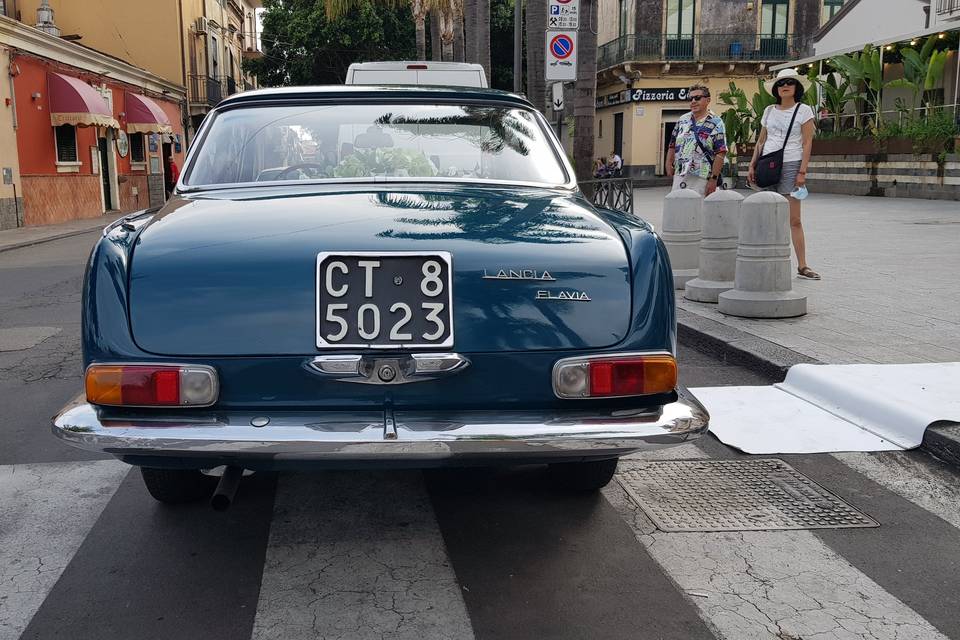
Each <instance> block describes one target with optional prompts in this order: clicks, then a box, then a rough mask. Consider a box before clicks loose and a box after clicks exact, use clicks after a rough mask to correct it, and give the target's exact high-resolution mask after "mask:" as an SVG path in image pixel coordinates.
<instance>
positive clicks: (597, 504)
mask: <svg viewBox="0 0 960 640" xmlns="http://www.w3.org/2000/svg"><path fill="white" fill-rule="evenodd" d="M94 239H95V234H88V235H82V236H76V237H73V238H68V239H63V240H59V241H54V242H50V243H46V244H42V245H37V246H34V247H29V248H25V249H22V250H15V251H9V252H5V253H0V406H2V408H3V411H2V414H0V640H7V639H11V640H12V639H14V638H20V637H23V638H38V639H43V640H47V639H52V638H71V639H75V638H80V639H83V638H91V639H93V638H96V639H98V640H109V639H113V638H124V639H126V638H130V637H137V638H139V639H150V638H172V637H182V638H204V639H205V640H219V639H225V640H226V639H229V640H234V639H245V638H258V639H261V638H284V639H291V638H292V639H297V638H350V639H353V638H359V639H365V638H416V639H417V640H431V639H433V638H480V639H494V638H496V639H500V638H564V639H566V638H664V639H678V640H679V639H683V640H687V639H696V638H705V639H706V638H729V639H731V640H741V639H747V638H778V639H780V640H791V639H793V640H800V639H803V640H812V639H817V640H821V639H837V640H840V639H847V638H872V639H878V638H898V639H901V640H902V639H904V638H916V639H918V640H920V639H922V640H931V639H936V638H942V637H952V638H960V608H958V607H957V606H956V594H957V593H958V592H960V554H958V550H960V508H958V507H960V476H958V475H957V473H956V472H955V471H954V470H953V469H952V468H950V467H946V466H944V465H942V464H940V463H938V462H937V461H936V460H934V459H932V458H929V457H927V456H926V455H925V454H922V453H919V452H908V453H884V454H835V455H808V456H780V458H781V459H783V460H785V461H787V462H788V463H789V464H790V465H792V466H793V467H794V468H795V469H797V470H798V471H800V472H801V473H803V474H806V475H807V476H808V477H810V478H811V479H813V480H814V481H816V482H817V483H819V484H820V485H822V486H823V487H825V488H826V489H828V490H830V491H832V492H834V493H836V494H837V495H839V496H840V497H842V498H843V499H845V500H846V501H847V502H849V503H850V504H851V505H853V506H854V507H856V508H858V509H860V510H862V511H863V512H865V513H867V514H869V515H870V516H872V517H873V518H875V519H876V520H877V521H879V522H880V526H879V527H876V528H862V529H820V530H793V531H728V532H719V533H702V532H701V533H666V532H664V531H661V530H658V529H657V527H656V526H654V524H653V522H652V521H651V520H650V519H649V518H648V517H647V515H646V514H645V513H644V512H643V511H642V510H640V509H639V508H638V507H637V505H636V503H635V502H634V501H633V500H632V499H631V498H630V497H629V496H628V495H627V493H626V492H625V491H624V489H623V488H622V486H621V485H620V484H619V483H611V485H610V486H609V487H608V488H607V489H605V490H604V491H603V492H602V493H601V494H599V495H588V496H584V495H569V494H562V493H558V492H556V491H552V490H551V489H550V487H548V486H546V482H545V476H544V474H543V473H542V470H541V469H539V468H536V467H524V468H515V469H505V470H499V471H491V470H477V469H474V470H444V471H431V472H427V473H420V472H409V471H405V472H381V473H372V472H371V473H347V472H336V473H333V472H331V473H316V474H293V473H288V474H279V475H266V474H260V475H257V476H254V477H252V478H248V479H246V480H244V484H243V485H242V487H241V491H240V494H239V496H238V500H237V502H236V503H235V505H234V506H233V507H232V508H231V509H230V510H229V511H227V512H226V513H215V512H213V511H212V510H210V509H209V508H208V507H206V506H205V505H193V506H189V507H185V508H168V507H164V506H162V505H159V504H157V503H155V502H153V501H152V500H151V499H150V497H149V496H148V495H147V493H146V490H145V489H144V488H143V485H142V483H141V481H140V478H139V474H138V473H137V472H136V471H133V472H131V471H130V469H129V467H126V466H125V465H123V464H121V463H118V462H115V461H112V460H109V459H105V458H101V457H97V456H95V455H89V454H86V453H84V452H81V451H79V450H75V449H72V448H69V447H67V446H65V445H62V444H60V442H59V441H57V440H56V439H55V438H54V437H53V436H52V435H50V432H49V427H48V423H49V418H50V416H51V415H53V414H54V413H55V412H56V411H57V410H58V409H59V408H60V407H61V406H62V405H63V404H64V403H65V402H66V401H67V400H68V399H70V398H71V397H72V396H73V395H75V394H76V393H77V392H78V391H79V389H80V386H81V378H80V369H79V335H78V330H79V304H78V303H79V291H80V284H81V274H82V269H83V264H84V261H85V259H86V257H87V253H88V251H89V248H90V246H91V243H92V242H93V240H94ZM680 362H681V377H682V382H683V383H684V384H686V385H688V386H711V385H733V384H737V385H741V384H767V383H768V382H769V381H767V380H765V379H763V378H761V377H758V376H757V375H755V374H753V373H752V372H750V371H747V370H744V369H742V368H740V367H736V366H729V365H726V364H724V363H723V362H720V361H719V360H717V359H716V358H714V357H712V356H710V355H707V354H702V353H699V352H696V351H693V350H690V349H686V348H684V347H683V346H681V351H680ZM746 458H747V456H742V455H740V454H738V453H737V452H735V451H733V450H731V449H729V448H727V447H725V446H724V445H722V444H720V443H719V442H718V441H716V440H715V439H713V438H712V437H708V438H704V439H701V440H699V441H698V442H697V443H696V444H688V445H684V446H681V447H677V448H674V449H670V450H666V451H662V452H657V453H655V454H648V455H642V456H633V457H631V458H630V459H625V460H623V461H621V471H622V472H624V473H625V472H629V471H630V470H631V469H635V468H638V466H639V465H643V464H644V463H645V461H648V460H663V459H678V460H679V459H712V460H738V459H746ZM621 477H622V474H621Z"/></svg>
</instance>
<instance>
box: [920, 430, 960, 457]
mask: <svg viewBox="0 0 960 640" xmlns="http://www.w3.org/2000/svg"><path fill="white" fill-rule="evenodd" d="M920 448H921V449H923V450H924V451H926V452H927V453H929V454H930V455H932V456H934V457H936V458H939V459H940V460H943V461H944V462H946V463H947V464H951V465H953V466H955V467H958V468H960V424H957V423H956V422H934V423H933V424H932V425H930V426H929V427H927V430H926V431H924V433H923V443H922V444H921V445H920Z"/></svg>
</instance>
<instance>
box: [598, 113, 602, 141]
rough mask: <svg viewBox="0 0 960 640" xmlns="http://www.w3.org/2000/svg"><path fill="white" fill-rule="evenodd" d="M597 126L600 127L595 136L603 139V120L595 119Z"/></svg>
mask: <svg viewBox="0 0 960 640" xmlns="http://www.w3.org/2000/svg"><path fill="white" fill-rule="evenodd" d="M597 126H598V127H600V132H599V133H598V134H597V137H598V138H602V137H603V118H597Z"/></svg>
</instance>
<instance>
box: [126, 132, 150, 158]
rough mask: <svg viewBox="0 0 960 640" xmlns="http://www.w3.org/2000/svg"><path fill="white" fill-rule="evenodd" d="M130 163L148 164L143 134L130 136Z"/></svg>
mask: <svg viewBox="0 0 960 640" xmlns="http://www.w3.org/2000/svg"><path fill="white" fill-rule="evenodd" d="M130 161H131V162H146V159H145V158H144V154H143V134H142V133H131V134H130Z"/></svg>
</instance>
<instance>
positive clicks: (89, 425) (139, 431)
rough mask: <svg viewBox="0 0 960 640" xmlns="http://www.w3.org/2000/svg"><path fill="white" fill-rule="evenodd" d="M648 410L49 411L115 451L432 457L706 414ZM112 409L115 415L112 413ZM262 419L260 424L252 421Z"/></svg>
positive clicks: (699, 428) (611, 446)
mask: <svg viewBox="0 0 960 640" xmlns="http://www.w3.org/2000/svg"><path fill="white" fill-rule="evenodd" d="M677 392H678V395H679V398H678V400H677V401H676V402H673V403H670V404H667V405H664V406H663V407H660V408H659V409H657V410H653V411H651V410H636V411H617V412H613V413H606V414H598V413H597V412H593V413H592V414H591V413H586V412H581V411H578V412H556V413H544V412H498V411H462V412H444V413H427V412H420V411H397V412H396V413H395V414H392V415H385V414H384V413H383V412H381V411H368V412H342V411H325V412H314V413H305V412H300V413H291V412H274V413H270V412H266V413H251V412H217V411H215V410H211V411H208V412H207V413H205V414H198V413H196V412H191V413H190V414H184V413H182V414H178V413H175V412H170V413H168V414H165V415H163V416H157V415H155V414H153V415H151V414H144V415H141V416H138V417H136V418H132V417H129V416H125V417H123V418H117V417H112V418H111V417H110V414H108V413H107V412H105V411H104V410H103V409H101V408H98V407H95V406H93V405H90V404H87V403H85V402H83V401H82V400H79V401H76V402H73V403H71V404H69V405H67V406H66V407H64V409H63V411H62V412H61V413H60V414H59V415H58V416H57V417H56V418H54V421H53V432H54V434H55V435H57V436H58V437H59V438H62V439H63V440H65V441H66V442H67V443H69V444H71V445H74V446H76V447H80V448H82V449H89V450H92V451H100V452H104V453H110V454H113V455H115V456H118V457H138V458H141V457H190V458H205V459H207V458H209V459H213V458H218V459H219V458H222V459H231V460H241V461H242V460H254V459H269V460H277V461H304V462H307V461H331V462H332V461H357V462H364V461H366V462H375V461H418V460H420V461H437V460H445V459H451V460H453V459H470V458H472V459H487V460H490V461H493V462H495V461H496V460H497V459H509V458H523V459H545V460H547V459H551V458H558V457H604V456H607V457H613V456H621V455H626V454H628V453H631V452H633V451H637V450H641V449H654V448H659V447H666V446H671V445H677V444H681V443H684V442H688V441H690V440H692V439H695V438H697V437H699V436H701V435H703V434H704V433H706V431H707V424H708V421H709V416H708V414H707V411H706V410H705V409H704V408H703V406H702V405H701V404H700V403H699V402H698V401H697V399H696V398H695V397H693V395H692V394H690V393H689V392H688V391H686V390H685V389H678V390H677ZM114 415H115V414H114ZM264 419H269V422H268V424H266V425H265V426H262V427H255V426H253V424H259V423H261V422H263V421H264Z"/></svg>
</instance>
